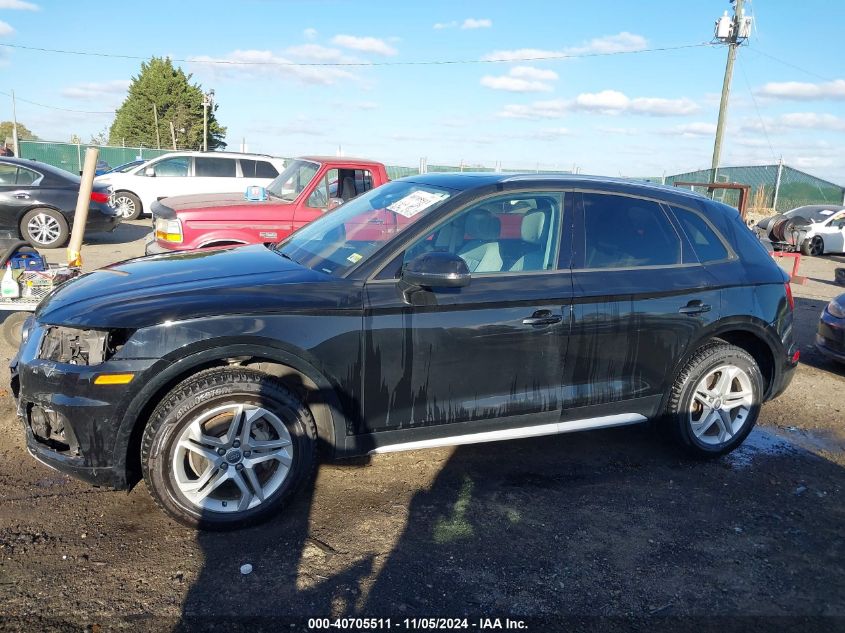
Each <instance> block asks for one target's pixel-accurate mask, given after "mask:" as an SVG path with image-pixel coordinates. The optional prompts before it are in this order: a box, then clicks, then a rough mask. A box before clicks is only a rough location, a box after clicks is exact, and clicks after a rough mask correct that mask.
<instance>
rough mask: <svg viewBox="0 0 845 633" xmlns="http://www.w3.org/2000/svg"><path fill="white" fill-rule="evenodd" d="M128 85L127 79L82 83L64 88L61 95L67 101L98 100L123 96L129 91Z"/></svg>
mask: <svg viewBox="0 0 845 633" xmlns="http://www.w3.org/2000/svg"><path fill="white" fill-rule="evenodd" d="M129 83H130V82H129V80H128V79H114V80H112V81H99V82H90V83H82V84H77V85H75V86H68V87H67V88H64V89H63V90H62V93H61V94H62V96H63V97H67V98H69V99H80V100H83V101H93V100H100V99H102V98H103V97H104V96H107V97H111V96H114V95H121V96H122V95H124V94H125V93H126V91H127V90H129Z"/></svg>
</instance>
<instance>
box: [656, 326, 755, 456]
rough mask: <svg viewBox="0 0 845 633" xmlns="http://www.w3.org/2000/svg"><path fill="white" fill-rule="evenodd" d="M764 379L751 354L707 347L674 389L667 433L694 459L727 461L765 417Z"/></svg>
mask: <svg viewBox="0 0 845 633" xmlns="http://www.w3.org/2000/svg"><path fill="white" fill-rule="evenodd" d="M762 399H763V377H762V375H761V374H760V369H759V367H758V366H757V362H756V361H755V360H754V358H753V357H752V356H751V355H750V354H749V353H748V352H746V351H745V350H743V349H741V348H739V347H736V346H734V345H729V344H727V343H723V342H714V343H712V344H709V345H705V346H703V347H701V348H700V349H699V350H698V351H697V352H696V353H695V354H694V355H693V357H692V358H691V359H690V360H689V361H688V362H687V364H686V366H685V367H684V368H683V370H681V372H680V374H679V375H678V377H677V379H676V380H675V384H674V385H673V386H672V391H671V395H670V398H669V403H668V405H667V409H666V412H665V414H664V416H663V422H664V425H663V426H664V430H665V431H666V432H668V434H669V435H670V437H671V439H673V440H674V441H675V442H676V443H677V444H679V445H680V446H681V447H682V448H683V449H684V450H686V451H687V452H688V453H689V454H691V455H692V456H694V457H699V458H710V457H718V456H719V455H724V454H726V453H729V452H730V451H732V450H734V449H735V448H736V447H737V446H739V445H740V444H742V442H743V440H745V438H746V437H747V436H748V434H749V433H750V432H751V429H752V428H753V427H754V424H755V422H756V421H757V416H758V415H759V414H760V404H761V402H762Z"/></svg>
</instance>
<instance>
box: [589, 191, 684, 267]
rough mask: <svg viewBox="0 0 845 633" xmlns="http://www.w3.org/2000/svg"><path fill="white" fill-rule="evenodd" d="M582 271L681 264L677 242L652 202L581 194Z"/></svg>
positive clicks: (657, 205)
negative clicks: (582, 228) (587, 269)
mask: <svg viewBox="0 0 845 633" xmlns="http://www.w3.org/2000/svg"><path fill="white" fill-rule="evenodd" d="M582 201H583V216H584V217H583V227H584V262H583V268H639V267H644V266H671V265H675V264H680V263H681V238H680V236H679V235H678V233H677V232H676V231H675V228H674V227H673V226H672V223H671V222H670V221H669V218H668V217H667V216H666V214H665V213H664V211H663V209H662V208H661V206H660V205H659V204H658V203H656V202H654V201H652V200H643V199H641V198H633V197H629V196H617V195H610V194H603V193H584V194H582Z"/></svg>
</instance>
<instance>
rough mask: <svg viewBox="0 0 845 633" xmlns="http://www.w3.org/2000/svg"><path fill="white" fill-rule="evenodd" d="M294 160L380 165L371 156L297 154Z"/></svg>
mask: <svg viewBox="0 0 845 633" xmlns="http://www.w3.org/2000/svg"><path fill="white" fill-rule="evenodd" d="M296 160H311V161H314V162H317V163H335V164H338V165H342V164H345V163H348V164H353V163H354V164H356V165H379V166H380V165H381V163H380V162H379V161H377V160H372V159H371V158H353V157H351V156H317V155H312V156H297V157H296Z"/></svg>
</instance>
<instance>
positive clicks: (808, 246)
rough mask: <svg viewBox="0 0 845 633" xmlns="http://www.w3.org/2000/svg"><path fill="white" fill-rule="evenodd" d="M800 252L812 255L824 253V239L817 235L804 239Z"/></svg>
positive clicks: (817, 255) (816, 255)
mask: <svg viewBox="0 0 845 633" xmlns="http://www.w3.org/2000/svg"><path fill="white" fill-rule="evenodd" d="M801 254H802V255H811V256H813V257H819V256H820V255H824V240H822V238H821V237H819V236H818V235H816V236H815V237H813V238H811V239H809V240H804V241H803V242H802V243H801Z"/></svg>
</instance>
